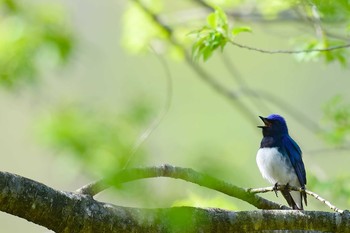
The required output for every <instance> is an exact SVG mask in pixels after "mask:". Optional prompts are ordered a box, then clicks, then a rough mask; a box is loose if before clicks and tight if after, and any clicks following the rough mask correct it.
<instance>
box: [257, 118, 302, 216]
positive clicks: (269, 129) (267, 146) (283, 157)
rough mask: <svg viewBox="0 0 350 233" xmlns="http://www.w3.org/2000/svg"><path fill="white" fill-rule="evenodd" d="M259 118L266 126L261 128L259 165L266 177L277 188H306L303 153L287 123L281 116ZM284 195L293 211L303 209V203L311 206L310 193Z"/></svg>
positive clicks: (287, 192)
mask: <svg viewBox="0 0 350 233" xmlns="http://www.w3.org/2000/svg"><path fill="white" fill-rule="evenodd" d="M259 117H260V119H261V120H262V121H263V122H264V126H258V127H259V128H262V134H263V139H262V141H261V144H260V149H259V150H258V153H257V156H256V162H257V164H258V167H259V170H260V172H261V174H262V176H263V177H264V178H265V179H266V180H268V181H269V182H270V183H271V184H273V185H275V187H276V186H277V185H290V186H296V187H301V188H305V185H306V172H305V167H304V163H303V160H302V155H301V154H302V153H301V150H300V147H299V146H298V144H297V143H296V142H295V141H294V140H293V139H292V138H291V137H290V136H289V134H288V128H287V123H286V121H285V120H284V118H283V117H281V116H280V115H277V114H272V115H270V116H268V117H262V116H259ZM281 193H282V195H283V197H284V198H285V199H286V200H287V202H288V205H289V206H290V207H292V208H293V209H298V210H303V200H304V202H305V205H307V200H306V194H305V193H303V192H297V191H291V192H289V191H288V190H283V191H281ZM276 194H277V193H276Z"/></svg>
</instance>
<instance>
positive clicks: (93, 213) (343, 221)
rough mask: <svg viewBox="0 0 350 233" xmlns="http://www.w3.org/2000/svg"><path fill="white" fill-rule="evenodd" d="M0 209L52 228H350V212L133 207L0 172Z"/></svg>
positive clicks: (327, 229) (248, 229)
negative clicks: (235, 210)
mask: <svg viewBox="0 0 350 233" xmlns="http://www.w3.org/2000/svg"><path fill="white" fill-rule="evenodd" d="M0 210H1V211H4V212H7V213H9V214H12V215H16V216H19V217H22V218H25V219H27V220H28V221H31V222H34V223H36V224H39V225H42V226H45V227H47V228H48V229H51V230H53V231H55V232H70V233H75V232H218V233H219V232H247V231H262V230H287V229H289V230H309V231H310V230H313V231H321V232H350V214H349V212H348V211H344V213H342V214H341V213H329V212H320V211H295V210H257V211H240V212H233V211H227V210H222V209H201V208H194V207H176V208H164V209H137V208H128V207H120V206H115V205H111V204H106V203H102V202H98V201H96V200H94V199H93V198H92V197H91V196H89V195H84V194H77V193H71V192H62V191H57V190H54V189H52V188H50V187H47V186H46V185H43V184H41V183H38V182H36V181H33V180H30V179H27V178H24V177H21V176H18V175H14V174H10V173H6V172H0Z"/></svg>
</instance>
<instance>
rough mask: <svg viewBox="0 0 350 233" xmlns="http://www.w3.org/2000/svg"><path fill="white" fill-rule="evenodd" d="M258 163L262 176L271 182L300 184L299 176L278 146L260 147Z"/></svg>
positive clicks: (257, 156)
mask: <svg viewBox="0 0 350 233" xmlns="http://www.w3.org/2000/svg"><path fill="white" fill-rule="evenodd" d="M256 163H257V164H258V167H259V170H260V172H261V174H262V176H263V177H264V178H265V179H267V180H268V181H269V182H270V183H271V184H276V183H278V184H282V185H283V184H287V183H289V184H290V185H295V186H300V184H299V180H298V177H297V176H296V174H295V171H294V168H293V167H292V164H291V162H290V160H289V158H288V157H285V156H283V155H282V154H281V153H280V152H279V151H278V150H277V148H260V149H259V150H258V154H257V155H256Z"/></svg>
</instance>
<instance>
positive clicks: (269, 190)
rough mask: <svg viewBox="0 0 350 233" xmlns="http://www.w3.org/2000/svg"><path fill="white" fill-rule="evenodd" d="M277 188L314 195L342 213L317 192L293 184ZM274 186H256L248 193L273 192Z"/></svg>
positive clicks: (341, 211)
mask: <svg viewBox="0 0 350 233" xmlns="http://www.w3.org/2000/svg"><path fill="white" fill-rule="evenodd" d="M276 188H277V190H284V189H286V188H287V189H288V190H292V191H298V192H305V193H306V194H307V195H310V196H312V197H314V198H315V199H316V200H319V201H320V202H322V203H324V204H325V205H327V206H328V207H329V208H330V209H331V210H334V211H335V212H338V213H343V212H344V210H341V209H339V208H337V207H336V206H335V205H333V204H331V203H330V202H329V201H327V200H326V199H324V198H323V197H321V196H320V195H318V194H317V193H314V192H311V191H309V190H306V189H302V188H299V187H295V186H289V185H288V186H286V185H277V187H276ZM276 188H275V187H274V186H272V187H265V188H256V189H248V191H249V192H250V193H254V194H256V193H267V192H274V191H275V189H276Z"/></svg>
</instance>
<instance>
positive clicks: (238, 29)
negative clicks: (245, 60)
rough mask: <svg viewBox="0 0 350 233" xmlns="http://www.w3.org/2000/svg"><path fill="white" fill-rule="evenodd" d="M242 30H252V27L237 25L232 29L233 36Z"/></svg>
mask: <svg viewBox="0 0 350 233" xmlns="http://www.w3.org/2000/svg"><path fill="white" fill-rule="evenodd" d="M242 32H252V29H251V28H250V27H235V28H233V29H232V35H233V36H237V35H238V34H240V33H242Z"/></svg>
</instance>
